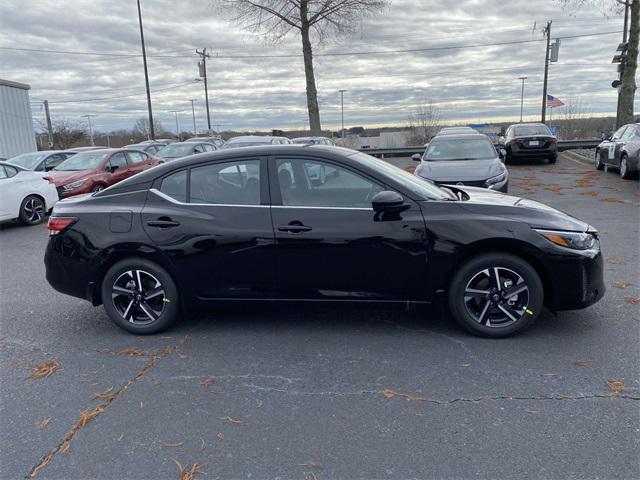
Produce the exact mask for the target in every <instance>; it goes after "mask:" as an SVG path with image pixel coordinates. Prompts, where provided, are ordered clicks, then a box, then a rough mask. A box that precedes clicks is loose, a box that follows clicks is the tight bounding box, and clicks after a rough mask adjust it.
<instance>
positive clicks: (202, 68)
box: [196, 47, 211, 133]
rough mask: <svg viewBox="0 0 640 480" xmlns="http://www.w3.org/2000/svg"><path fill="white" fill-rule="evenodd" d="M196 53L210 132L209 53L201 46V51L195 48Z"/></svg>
mask: <svg viewBox="0 0 640 480" xmlns="http://www.w3.org/2000/svg"><path fill="white" fill-rule="evenodd" d="M196 53H197V54H198V55H200V58H201V60H200V61H199V62H198V67H199V69H200V77H202V78H204V102H205V104H206V107H207V126H208V128H209V133H211V115H210V113H209V89H208V86H207V58H209V54H208V53H207V48H206V47H205V48H203V49H202V51H199V50H196Z"/></svg>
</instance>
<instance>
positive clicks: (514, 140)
mask: <svg viewBox="0 0 640 480" xmlns="http://www.w3.org/2000/svg"><path fill="white" fill-rule="evenodd" d="M517 143H524V140H523V139H521V138H514V139H513V140H509V141H508V142H507V145H515V144H517Z"/></svg>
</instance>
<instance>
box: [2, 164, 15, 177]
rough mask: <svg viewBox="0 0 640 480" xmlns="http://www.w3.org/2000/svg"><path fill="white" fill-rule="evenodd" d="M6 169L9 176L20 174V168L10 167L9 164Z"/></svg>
mask: <svg viewBox="0 0 640 480" xmlns="http://www.w3.org/2000/svg"><path fill="white" fill-rule="evenodd" d="M4 170H5V174H6V176H7V178H11V177H14V176H16V175H17V174H18V169H17V168H15V167H10V166H9V165H5V166H4Z"/></svg>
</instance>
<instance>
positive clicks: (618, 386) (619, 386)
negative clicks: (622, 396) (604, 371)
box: [607, 379, 625, 393]
mask: <svg viewBox="0 0 640 480" xmlns="http://www.w3.org/2000/svg"><path fill="white" fill-rule="evenodd" d="M607 384H608V385H609V388H610V389H611V390H612V391H613V392H614V393H620V392H622V391H623V390H624V388H625V387H624V383H622V382H621V381H620V380H615V379H611V380H608V381H607Z"/></svg>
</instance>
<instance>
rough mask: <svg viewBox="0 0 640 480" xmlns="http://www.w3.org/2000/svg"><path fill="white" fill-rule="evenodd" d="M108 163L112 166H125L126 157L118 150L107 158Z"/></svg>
mask: <svg viewBox="0 0 640 480" xmlns="http://www.w3.org/2000/svg"><path fill="white" fill-rule="evenodd" d="M109 164H110V165H111V166H112V167H115V166H117V167H118V168H125V167H126V166H127V157H125V156H124V153H123V152H118V153H116V154H114V155H113V156H112V157H111V158H110V159H109Z"/></svg>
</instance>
